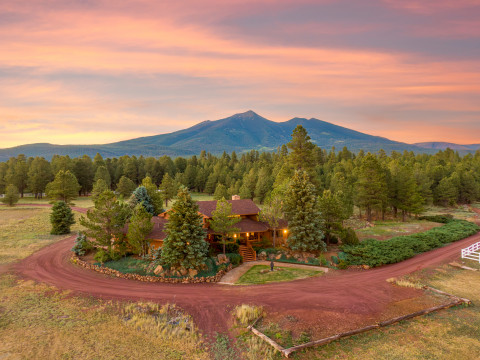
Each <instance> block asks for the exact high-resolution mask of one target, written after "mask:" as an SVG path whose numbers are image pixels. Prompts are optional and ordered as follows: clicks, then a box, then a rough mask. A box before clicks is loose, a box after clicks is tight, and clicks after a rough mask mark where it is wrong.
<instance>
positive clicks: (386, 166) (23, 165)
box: [0, 126, 480, 220]
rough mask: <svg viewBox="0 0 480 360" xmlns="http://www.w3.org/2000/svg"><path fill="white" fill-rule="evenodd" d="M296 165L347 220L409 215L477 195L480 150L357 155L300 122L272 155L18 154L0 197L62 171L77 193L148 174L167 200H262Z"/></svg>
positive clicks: (2, 175) (279, 188)
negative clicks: (181, 194)
mask: <svg viewBox="0 0 480 360" xmlns="http://www.w3.org/2000/svg"><path fill="white" fill-rule="evenodd" d="M296 169H302V170H304V171H306V172H307V173H308V174H309V177H310V181H311V182H312V183H313V184H314V185H315V189H316V191H317V194H318V195H319V196H324V197H325V196H327V197H332V198H335V199H336V200H338V201H339V202H340V203H341V207H342V211H343V212H344V218H348V217H350V216H351V215H352V214H353V211H354V209H355V210H356V211H359V214H360V215H361V216H365V217H366V218H367V220H373V219H380V218H385V216H386V215H389V216H394V217H402V218H403V220H405V218H406V217H407V216H412V215H418V214H421V213H422V211H423V210H424V208H425V207H426V206H428V205H430V204H436V205H441V206H455V205H456V204H465V203H467V204H468V203H472V202H475V201H477V200H479V198H480V151H477V152H476V153H475V154H473V155H472V154H468V155H465V156H460V155H459V154H458V153H457V152H455V151H453V150H451V149H447V150H445V151H439V152H438V153H436V154H434V155H429V154H415V153H413V152H407V151H405V152H403V153H398V152H392V153H391V154H387V153H386V152H385V151H382V150H381V151H379V152H378V153H374V154H372V153H365V152H363V151H359V152H358V153H353V152H351V151H349V150H348V148H347V147H344V148H343V149H342V150H341V151H337V150H336V149H335V148H332V149H329V150H327V149H322V148H320V147H318V146H316V145H314V144H313V143H312V142H311V141H310V139H309V137H308V134H307V132H306V130H305V129H303V128H302V127H301V126H299V127H297V128H296V129H295V130H294V132H293V134H292V140H291V141H290V142H289V143H288V144H285V145H283V146H281V147H279V148H278V149H277V151H275V152H258V151H253V150H252V151H250V152H245V153H242V154H237V153H235V152H232V153H230V154H228V153H225V152H224V153H223V154H222V155H217V156H216V155H213V154H210V153H207V152H205V151H202V152H201V153H200V154H199V155H198V156H192V157H189V158H184V157H176V158H171V157H169V156H160V157H158V158H155V157H147V158H144V157H141V156H140V157H135V156H122V157H119V158H106V159H104V158H102V156H101V155H100V154H97V155H96V156H95V157H94V158H93V159H91V158H90V157H88V156H86V155H84V156H82V157H78V158H70V157H68V156H59V155H55V156H53V158H52V159H51V160H50V161H48V160H46V159H45V158H42V157H29V158H26V157H25V156H24V155H19V156H17V157H12V158H10V159H9V160H8V161H6V162H2V163H0V194H4V193H6V192H8V188H9V186H10V191H13V190H15V191H18V193H19V194H20V196H23V195H24V194H27V193H29V194H34V196H35V197H42V196H43V195H44V194H45V192H47V194H48V187H49V184H51V183H52V181H53V180H54V179H55V177H56V175H58V174H59V173H61V174H63V175H68V176H67V177H70V178H72V179H73V178H74V179H75V181H76V182H77V183H78V186H77V185H76V186H77V187H76V189H78V196H86V195H89V194H91V193H92V191H93V192H95V185H98V186H100V185H99V180H103V181H101V182H100V183H101V184H102V186H103V187H105V186H106V187H107V188H109V189H111V190H114V191H116V192H117V193H119V194H121V195H124V196H125V197H127V196H129V195H130V194H131V193H132V191H133V190H135V188H136V187H137V186H138V185H140V184H142V180H143V179H145V178H146V177H150V179H151V181H152V182H153V183H154V184H155V185H156V186H158V187H159V189H160V190H161V193H162V197H163V201H164V204H165V205H168V201H169V200H171V199H173V198H174V196H175V195H176V191H177V188H178V186H179V185H184V186H185V187H187V188H188V189H189V190H190V191H194V192H200V193H207V194H213V195H214V197H215V199H221V198H222V197H225V198H229V197H231V196H232V195H240V197H241V198H244V199H246V198H249V199H254V200H255V201H256V202H257V203H259V204H262V203H264V202H265V201H266V200H267V199H269V198H271V197H272V196H279V197H282V196H284V194H285V191H286V187H287V185H288V182H289V181H290V179H291V178H292V176H293V174H294V171H295V170H296ZM103 182H104V183H103ZM12 189H13V190H12ZM102 190H104V189H102ZM97 191H98V192H101V190H99V189H97Z"/></svg>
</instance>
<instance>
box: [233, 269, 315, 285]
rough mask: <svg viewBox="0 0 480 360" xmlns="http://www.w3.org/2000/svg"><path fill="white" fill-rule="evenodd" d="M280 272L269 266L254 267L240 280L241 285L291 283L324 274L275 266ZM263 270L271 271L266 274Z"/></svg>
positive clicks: (238, 282)
mask: <svg viewBox="0 0 480 360" xmlns="http://www.w3.org/2000/svg"><path fill="white" fill-rule="evenodd" d="M275 269H279V270H278V271H270V266H267V265H254V266H252V267H251V268H250V270H248V271H247V272H246V273H245V274H243V275H242V277H240V279H238V281H237V284H239V285H255V284H266V283H269V282H277V281H290V280H296V279H304V278H307V277H311V276H316V275H320V274H323V272H322V271H318V270H307V269H296V268H287V267H280V266H275ZM262 270H269V271H268V272H266V273H263V274H262V273H261V271H262Z"/></svg>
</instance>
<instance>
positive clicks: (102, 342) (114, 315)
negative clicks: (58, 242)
mask: <svg viewBox="0 0 480 360" xmlns="http://www.w3.org/2000/svg"><path fill="white" fill-rule="evenodd" d="M186 325H188V326H189V330H186V329H185V326H186ZM210 358H211V357H210V355H209V354H208V352H207V349H206V347H205V346H204V343H203V341H202V338H201V336H200V335H199V333H198V332H197V331H196V330H195V329H194V327H193V324H192V322H191V320H190V319H189V317H188V316H185V315H184V314H183V313H182V312H181V311H180V310H179V309H178V308H175V307H172V306H168V305H158V304H148V303H146V304H145V303H135V304H129V303H122V302H112V301H106V300H98V299H94V298H91V297H76V296H75V297H74V296H72V295H71V294H70V293H69V292H58V291H55V289H54V288H52V287H49V286H47V285H45V284H35V283H34V282H33V281H21V280H18V279H16V278H15V277H14V276H11V275H3V276H1V277H0V359H171V360H178V359H199V360H203V359H205V360H207V359H210Z"/></svg>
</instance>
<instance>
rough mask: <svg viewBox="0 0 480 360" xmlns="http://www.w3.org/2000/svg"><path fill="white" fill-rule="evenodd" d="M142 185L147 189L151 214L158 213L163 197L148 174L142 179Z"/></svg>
mask: <svg viewBox="0 0 480 360" xmlns="http://www.w3.org/2000/svg"><path fill="white" fill-rule="evenodd" d="M142 186H144V187H145V189H147V194H148V196H149V197H150V202H151V204H152V205H153V215H158V214H160V213H162V212H163V199H162V195H161V194H160V192H159V191H158V188H157V185H155V184H154V183H153V181H152V178H151V177H150V176H147V177H146V178H145V179H143V180H142Z"/></svg>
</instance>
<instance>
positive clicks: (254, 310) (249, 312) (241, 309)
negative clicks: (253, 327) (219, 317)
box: [233, 304, 263, 326]
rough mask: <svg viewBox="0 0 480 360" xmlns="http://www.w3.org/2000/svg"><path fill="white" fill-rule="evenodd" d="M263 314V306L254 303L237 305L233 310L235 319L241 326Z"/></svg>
mask: <svg viewBox="0 0 480 360" xmlns="http://www.w3.org/2000/svg"><path fill="white" fill-rule="evenodd" d="M262 315H263V308H262V307H260V306H254V305H246V304H243V305H239V306H236V307H235V309H234V310H233V316H234V317H235V320H236V321H237V322H238V323H239V324H240V325H242V326H248V325H250V324H251V323H252V322H253V321H255V320H256V319H258V318H259V317H260V316H262Z"/></svg>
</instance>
